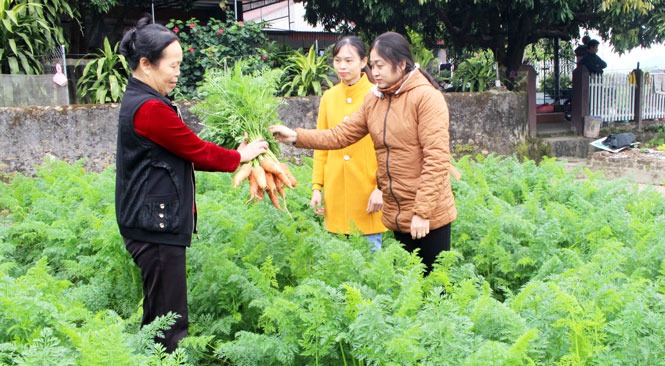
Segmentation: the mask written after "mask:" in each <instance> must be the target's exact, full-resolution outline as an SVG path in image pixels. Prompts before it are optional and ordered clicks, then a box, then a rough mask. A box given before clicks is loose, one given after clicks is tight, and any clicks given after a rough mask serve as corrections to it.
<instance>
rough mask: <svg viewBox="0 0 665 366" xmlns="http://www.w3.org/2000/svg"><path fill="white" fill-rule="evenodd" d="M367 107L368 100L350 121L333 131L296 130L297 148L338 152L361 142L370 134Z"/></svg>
mask: <svg viewBox="0 0 665 366" xmlns="http://www.w3.org/2000/svg"><path fill="white" fill-rule="evenodd" d="M366 105H367V98H365V103H363V104H362V105H361V106H360V108H358V110H357V111H356V112H355V113H353V114H352V115H351V116H350V117H349V119H347V120H346V121H344V122H342V123H340V124H338V125H337V126H335V127H333V128H331V129H327V130H307V129H304V128H296V132H297V133H298V139H297V141H296V143H295V146H296V147H300V148H307V149H319V150H338V149H342V148H345V147H347V146H349V145H352V144H354V143H356V142H358V141H360V139H362V138H363V137H365V136H366V135H367V134H368V133H369V130H368V128H367V115H366V113H365V111H366Z"/></svg>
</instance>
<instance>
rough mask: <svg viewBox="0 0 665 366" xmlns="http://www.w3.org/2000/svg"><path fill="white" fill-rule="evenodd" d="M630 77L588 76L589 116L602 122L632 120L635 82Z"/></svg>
mask: <svg viewBox="0 0 665 366" xmlns="http://www.w3.org/2000/svg"><path fill="white" fill-rule="evenodd" d="M630 75H631V74H603V75H601V74H591V75H589V104H590V105H589V114H590V115H591V116H598V117H600V118H601V120H602V121H603V122H616V121H630V120H632V119H634V117H635V86H636V82H635V78H634V76H633V77H632V78H631V76H630Z"/></svg>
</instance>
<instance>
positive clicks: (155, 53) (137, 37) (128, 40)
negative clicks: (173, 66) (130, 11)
mask: <svg viewBox="0 0 665 366" xmlns="http://www.w3.org/2000/svg"><path fill="white" fill-rule="evenodd" d="M150 22H151V18H150V17H143V18H141V19H139V21H138V22H137V23H136V27H134V28H131V29H129V30H128V31H127V32H125V35H124V36H123V37H122V41H120V47H119V48H120V53H121V54H122V55H124V56H125V59H126V60H127V63H128V64H129V68H130V69H132V70H136V68H137V67H138V65H139V60H140V59H141V57H145V58H146V59H148V61H150V63H151V64H153V65H158V64H159V61H161V59H162V51H163V50H164V49H165V48H166V47H167V46H168V45H170V44H171V43H173V42H174V41H177V40H178V36H176V34H175V33H173V32H172V31H171V30H169V29H168V28H166V27H165V26H163V25H161V24H151V23H150Z"/></svg>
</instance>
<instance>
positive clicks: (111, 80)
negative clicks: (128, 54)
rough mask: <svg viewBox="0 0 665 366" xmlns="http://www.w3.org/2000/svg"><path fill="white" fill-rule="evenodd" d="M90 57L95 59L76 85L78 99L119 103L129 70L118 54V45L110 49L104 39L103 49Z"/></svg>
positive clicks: (84, 70) (87, 66)
mask: <svg viewBox="0 0 665 366" xmlns="http://www.w3.org/2000/svg"><path fill="white" fill-rule="evenodd" d="M92 55H93V56H96V58H95V59H94V60H92V61H90V62H89V63H88V64H87V65H85V69H83V75H82V77H81V78H80V79H79V81H78V83H77V84H76V86H77V94H78V96H79V98H80V99H81V100H84V101H90V102H93V103H99V104H104V103H106V102H117V101H119V100H120V97H121V96H122V94H123V92H124V91H125V87H126V86H127V78H128V76H129V73H130V70H129V65H127V61H126V60H125V56H123V55H120V54H118V44H117V43H116V45H115V46H114V47H113V48H111V44H110V43H109V40H108V38H104V48H103V49H100V50H99V53H97V54H92ZM79 62H80V61H79ZM77 66H78V64H77Z"/></svg>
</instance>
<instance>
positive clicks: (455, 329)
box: [0, 155, 665, 366]
mask: <svg viewBox="0 0 665 366" xmlns="http://www.w3.org/2000/svg"><path fill="white" fill-rule="evenodd" d="M455 165H456V166H457V167H458V169H459V170H460V171H461V172H462V174H463V176H462V178H461V180H460V181H453V189H454V193H455V199H456V204H457V208H458V212H459V217H458V219H457V221H455V222H454V223H453V225H452V251H451V252H447V253H442V254H441V256H440V258H439V261H438V264H437V265H436V266H435V269H434V271H433V272H432V273H431V274H430V275H429V276H427V277H425V278H423V276H422V272H423V270H424V267H423V265H422V264H421V263H420V262H419V259H418V257H417V256H415V255H410V254H409V253H407V252H405V251H404V250H403V249H402V248H401V246H400V245H399V243H397V242H396V241H394V239H392V238H391V235H390V234H385V235H384V248H383V249H382V250H380V251H378V252H376V253H372V252H371V251H370V249H369V246H370V244H369V243H368V242H366V241H365V240H364V239H363V238H362V237H360V236H357V235H353V236H351V238H349V239H346V238H344V237H338V236H335V235H331V234H329V233H327V232H326V231H325V230H324V229H323V224H322V220H321V218H320V217H318V216H316V215H315V214H314V213H313V212H312V210H311V209H310V208H309V199H310V192H311V186H310V184H309V182H310V181H311V161H305V162H304V164H303V165H302V166H296V165H290V169H291V171H292V172H293V175H295V177H296V178H297V180H298V185H297V186H296V187H295V188H293V189H290V190H287V192H286V198H287V200H288V205H289V206H288V208H289V211H290V214H291V216H289V215H288V214H287V213H285V212H283V211H280V210H277V209H276V208H275V207H274V206H273V205H272V203H270V202H269V201H268V200H264V201H262V202H258V203H252V204H246V201H247V198H248V197H249V185H245V184H243V185H240V187H238V188H235V189H234V188H233V187H232V175H231V174H222V173H197V179H196V181H197V209H198V212H199V221H198V228H199V237H200V239H194V240H193V243H192V246H191V248H189V249H188V251H187V260H188V264H187V269H188V290H189V295H188V299H189V311H190V336H189V337H187V338H185V339H184V340H183V341H182V342H181V344H180V348H179V349H178V350H177V351H176V352H175V353H173V354H171V355H168V354H165V353H164V351H163V349H162V348H161V347H160V346H159V345H155V344H154V343H153V340H152V339H153V337H154V335H155V334H159V332H160V330H161V329H164V328H165V327H168V325H169V323H170V322H172V321H173V316H167V317H165V318H162V319H159V320H158V321H156V322H154V323H153V324H151V325H150V326H148V327H145V328H144V329H141V330H140V329H139V324H140V321H141V298H142V294H141V277H140V272H139V271H138V268H137V267H136V265H135V264H134V263H133V262H132V259H131V257H130V256H129V254H128V253H127V252H126V251H125V249H124V244H123V241H122V238H121V236H120V234H119V232H118V228H117V225H116V222H115V213H114V182H115V173H114V170H113V167H111V168H109V169H107V170H106V171H104V172H102V173H91V172H86V171H84V169H83V168H82V166H83V164H82V162H78V163H76V164H74V165H69V164H67V163H65V162H61V161H47V162H45V163H44V164H43V166H41V167H40V170H39V172H38V174H37V176H36V177H24V176H21V175H16V176H14V177H13V178H12V179H11V180H10V181H9V182H7V183H0V365H39V366H42V365H85V366H90V365H238V366H240V365H243V366H245V365H247V366H249V365H251V366H254V365H298V366H300V365H303V366H304V365H344V366H350V365H354V366H359V365H363V366H366V365H385V366H388V365H400V366H402V365H414V366H415V365H418V366H420V365H422V366H426V365H432V366H434V365H436V366H442V365H483V366H484V365H496V366H499V365H506V366H507V365H660V366H662V365H665V361H664V360H665V296H664V294H665V216H664V214H665V199H664V198H663V196H662V195H661V194H660V193H658V192H656V191H655V190H652V189H646V190H641V191H640V190H638V189H637V187H636V186H635V185H634V184H633V183H630V182H629V181H626V180H605V179H604V178H603V177H602V176H601V175H599V174H597V173H590V172H588V171H587V172H585V173H584V172H580V171H577V172H573V173H566V172H565V171H564V169H563V166H562V165H561V164H560V163H558V162H557V161H555V160H553V159H551V160H547V159H546V160H544V161H543V162H542V163H540V164H539V165H536V164H535V163H534V162H532V161H527V162H523V163H522V162H519V161H517V160H516V159H514V158H510V157H500V156H493V155H492V156H489V157H482V156H479V157H475V158H470V157H466V158H463V159H461V160H458V161H457V162H455ZM581 173H584V174H586V176H587V178H586V179H583V180H579V179H577V175H578V174H581Z"/></svg>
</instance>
